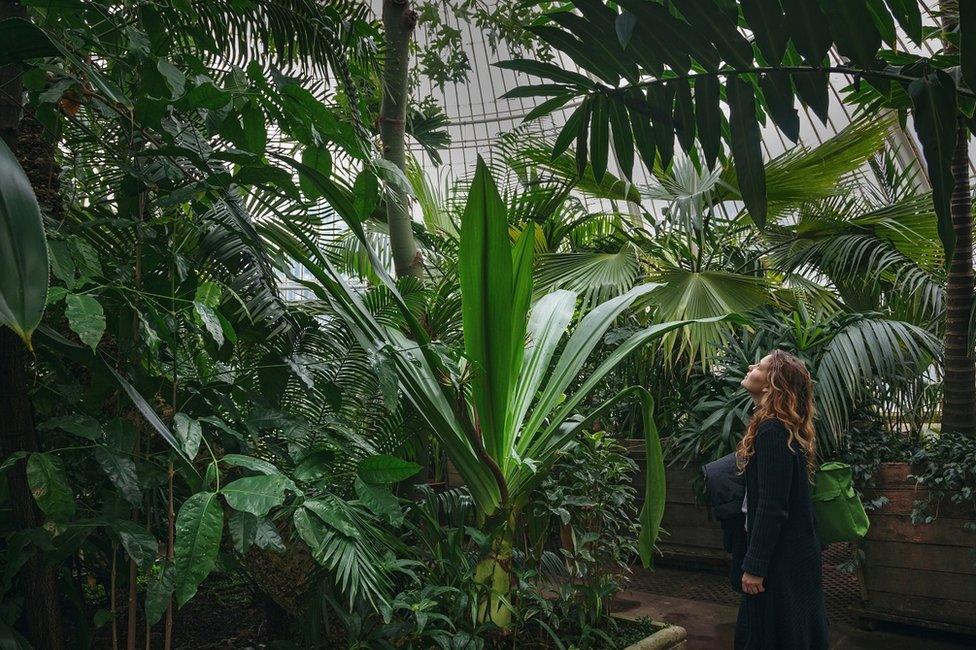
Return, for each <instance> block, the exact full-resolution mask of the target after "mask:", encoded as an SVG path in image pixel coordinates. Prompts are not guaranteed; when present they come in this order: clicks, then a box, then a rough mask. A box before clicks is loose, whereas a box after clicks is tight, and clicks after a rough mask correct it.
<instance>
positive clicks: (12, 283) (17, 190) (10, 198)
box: [0, 141, 48, 348]
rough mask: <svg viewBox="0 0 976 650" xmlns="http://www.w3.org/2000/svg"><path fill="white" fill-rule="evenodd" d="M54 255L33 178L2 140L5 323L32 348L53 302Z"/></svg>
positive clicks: (0, 298)
mask: <svg viewBox="0 0 976 650" xmlns="http://www.w3.org/2000/svg"><path fill="white" fill-rule="evenodd" d="M47 284H48V260H47V243H46V242H45V237H44V225H43V224H42V222H41V210H40V207H38V205H37V197H35V196H34V190H33V189H32V188H31V184H30V181H29V180H28V179H27V176H26V175H25V174H24V170H23V169H22V168H21V166H20V163H19V162H17V159H16V158H15V157H14V154H13V152H11V151H10V149H9V148H8V147H7V145H6V143H5V142H3V141H0V327H2V326H3V325H6V326H8V327H10V328H11V329H12V330H13V331H14V332H15V333H16V334H17V336H19V337H20V338H21V339H23V341H24V343H25V344H27V347H28V348H30V345H31V342H30V341H31V334H32V333H33V331H34V329H35V328H36V327H37V326H38V324H39V323H40V322H41V315H42V314H43V313H44V306H45V304H46V302H47Z"/></svg>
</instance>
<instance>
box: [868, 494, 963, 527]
mask: <svg viewBox="0 0 976 650" xmlns="http://www.w3.org/2000/svg"><path fill="white" fill-rule="evenodd" d="M881 496H883V497H885V498H886V499H888V502H887V503H885V504H884V505H883V506H881V507H880V508H877V509H876V510H872V511H871V512H869V513H868V515H869V516H870V515H874V514H876V513H877V514H882V515H910V514H911V513H912V510H913V509H914V508H915V502H916V501H923V502H924V501H925V500H926V498H927V497H928V491H926V490H911V489H887V490H865V491H864V493H863V497H862V498H863V500H864V501H865V502H867V501H869V500H872V499H876V498H878V497H881ZM928 511H930V512H931V513H932V514H934V515H937V516H938V517H940V518H943V517H945V518H951V519H968V520H969V521H976V512H974V511H973V507H972V506H971V505H965V504H962V503H952V502H951V501H949V499H943V500H942V502H941V503H933V504H932V505H931V506H929V507H928Z"/></svg>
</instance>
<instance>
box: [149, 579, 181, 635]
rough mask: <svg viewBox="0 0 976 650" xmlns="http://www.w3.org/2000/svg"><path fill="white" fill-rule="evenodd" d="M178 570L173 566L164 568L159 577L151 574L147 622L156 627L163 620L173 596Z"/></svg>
mask: <svg viewBox="0 0 976 650" xmlns="http://www.w3.org/2000/svg"><path fill="white" fill-rule="evenodd" d="M175 578H176V569H175V568H174V567H173V565H172V564H166V565H164V566H163V570H162V571H160V572H159V574H158V575H157V576H154V575H153V574H150V580H149V586H148V587H147V588H146V622H147V623H148V624H149V625H155V624H156V623H158V622H159V620H160V619H161V618H163V614H164V613H165V612H166V608H167V607H169V601H170V598H171V597H172V596H173V588H174V584H173V583H174V581H175Z"/></svg>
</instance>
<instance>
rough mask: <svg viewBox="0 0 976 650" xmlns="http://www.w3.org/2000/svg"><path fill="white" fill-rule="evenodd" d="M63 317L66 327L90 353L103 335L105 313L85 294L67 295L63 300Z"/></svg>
mask: <svg viewBox="0 0 976 650" xmlns="http://www.w3.org/2000/svg"><path fill="white" fill-rule="evenodd" d="M65 305H66V306H65V310H64V315H65V316H66V317H67V318H68V326H69V327H70V328H71V331H73V332H74V333H75V334H77V335H78V338H79V339H81V342H82V343H84V344H85V345H87V346H89V347H90V348H91V349H92V351H93V352H94V351H95V348H96V347H97V346H98V343H99V341H101V340H102V335H103V334H105V311H104V310H103V309H102V305H101V304H99V302H98V301H97V300H95V299H94V298H92V297H91V296H89V295H87V294H78V293H69V294H68V296H67V298H66V299H65Z"/></svg>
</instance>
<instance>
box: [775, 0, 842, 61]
mask: <svg viewBox="0 0 976 650" xmlns="http://www.w3.org/2000/svg"><path fill="white" fill-rule="evenodd" d="M782 4H783V11H784V12H785V14H786V26H787V29H789V34H790V39H791V40H792V41H793V45H794V47H796V51H797V52H799V53H800V56H802V57H803V58H804V60H805V61H806V63H807V64H808V65H811V66H819V65H820V64H821V63H823V60H824V57H825V56H827V50H829V49H830V44H831V42H832V41H833V39H832V38H831V36H830V29H829V27H828V23H827V17H826V16H825V15H824V13H823V11H821V9H820V5H819V2H811V0H782Z"/></svg>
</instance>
